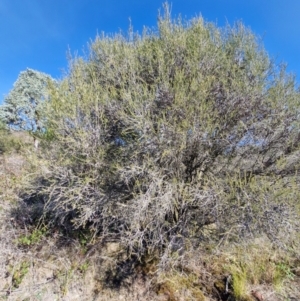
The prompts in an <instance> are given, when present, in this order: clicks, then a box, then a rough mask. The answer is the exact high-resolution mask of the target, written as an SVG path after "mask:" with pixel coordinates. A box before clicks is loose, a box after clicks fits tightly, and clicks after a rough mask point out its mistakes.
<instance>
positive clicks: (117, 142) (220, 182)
mask: <svg viewBox="0 0 300 301" xmlns="http://www.w3.org/2000/svg"><path fill="white" fill-rule="evenodd" d="M49 93H50V98H51V102H49V103H48V107H47V134H49V135H50V136H51V142H49V143H48V144H47V147H46V148H45V149H43V151H41V152H40V154H39V155H40V156H42V158H44V159H45V162H47V169H46V170H47V172H44V174H41V172H40V171H39V172H38V173H37V175H36V176H35V177H34V178H33V179H32V189H33V190H32V191H33V192H32V193H28V195H27V199H30V200H31V201H33V200H35V201H36V202H38V201H40V202H43V213H44V217H45V221H47V222H49V223H50V224H51V223H54V224H56V225H61V226H63V227H64V228H66V229H67V230H68V231H73V230H75V229H78V228H88V229H89V230H92V231H95V234H96V235H100V236H103V237H105V238H108V239H118V240H120V241H121V242H122V243H123V244H124V245H125V246H128V247H129V249H130V250H131V251H132V252H137V253H138V254H143V253H144V252H145V251H148V252H149V251H150V250H154V249H156V250H157V249H160V250H161V251H165V252H167V253H168V252H170V251H171V252H173V251H178V252H179V253H180V250H181V249H184V248H186V247H188V246H191V245H195V244H196V245H197V244H199V243H201V242H202V241H203V240H211V241H217V242H222V241H226V240H238V239H242V238H246V239H247V238H248V237H255V236H256V235H258V234H259V235H260V234H261V233H265V234H266V235H268V236H269V238H270V239H272V240H274V241H276V242H278V243H281V244H282V245H284V244H285V243H287V242H288V240H289V239H290V238H291V235H293V231H296V227H297V217H298V214H299V213H298V211H297V210H298V209H297V208H298V207H299V202H298V197H299V193H298V191H299V189H298V186H299V180H298V178H297V170H298V167H299V156H298V155H297V154H298V152H299V138H300V136H299V124H298V110H299V107H298V105H299V100H300V97H299V91H298V90H297V88H296V87H295V83H294V79H293V77H291V76H289V75H287V74H286V73H285V71H284V68H281V67H279V68H278V69H277V67H276V66H275V65H273V64H272V62H271V61H270V59H269V57H268V55H267V54H266V52H265V51H264V49H263V47H262V46H261V45H260V43H259V42H258V41H257V39H256V37H255V36H254V35H253V34H252V33H251V32H250V31H249V30H248V29H247V28H245V27H244V26H243V25H241V24H238V25H236V26H234V27H232V28H231V27H226V28H223V29H219V28H216V27H215V26H214V25H213V24H206V23H205V22H204V21H203V19H201V18H197V19H193V20H191V21H189V22H183V21H182V20H180V19H179V20H176V21H172V20H171V19H170V15H169V13H168V11H166V15H165V16H163V17H161V16H160V17H159V20H158V29H157V31H151V30H145V31H144V33H143V35H142V36H138V35H136V36H134V35H133V37H132V35H131V39H130V40H128V39H127V38H126V37H123V36H120V35H117V36H115V37H113V38H111V37H105V36H103V37H97V38H96V40H95V41H94V42H93V43H92V44H91V45H90V52H89V56H88V57H87V58H86V59H85V60H84V59H81V58H78V59H74V61H72V62H71V67H70V71H69V75H68V76H67V77H66V78H65V79H64V80H63V81H62V82H61V83H60V84H59V86H55V85H52V86H51V85H50V92H49ZM44 170H45V169H44ZM297 206H298V207H297ZM167 253H165V254H167ZM164 258H166V257H162V262H163V259H164Z"/></svg>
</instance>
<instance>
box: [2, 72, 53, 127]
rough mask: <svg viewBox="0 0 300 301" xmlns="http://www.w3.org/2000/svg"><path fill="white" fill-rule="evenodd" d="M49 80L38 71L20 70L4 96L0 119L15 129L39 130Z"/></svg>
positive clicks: (48, 77) (41, 124)
mask: <svg viewBox="0 0 300 301" xmlns="http://www.w3.org/2000/svg"><path fill="white" fill-rule="evenodd" d="M49 81H53V79H52V78H51V77H50V76H49V75H47V74H45V73H42V72H40V71H36V70H32V69H27V70H25V71H22V72H21V73H20V74H19V77H18V79H17V81H16V82H15V84H14V87H13V89H12V90H11V91H10V92H9V94H8V95H7V96H6V97H5V99H4V104H3V105H2V106H0V118H1V120H2V121H4V122H5V123H6V124H7V125H8V126H9V127H10V128H13V129H15V130H28V131H32V132H35V131H40V130H41V129H42V127H43V106H44V102H45V100H47V99H48V90H47V83H48V82H49Z"/></svg>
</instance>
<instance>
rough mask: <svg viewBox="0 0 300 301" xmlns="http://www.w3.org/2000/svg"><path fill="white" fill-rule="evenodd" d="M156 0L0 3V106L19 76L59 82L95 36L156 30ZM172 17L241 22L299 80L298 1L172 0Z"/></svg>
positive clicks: (159, 4) (22, 0)
mask: <svg viewBox="0 0 300 301" xmlns="http://www.w3.org/2000/svg"><path fill="white" fill-rule="evenodd" d="M163 2H164V1H158V0H127V1H124V0H0V41H1V46H0V103H1V102H2V100H3V98H4V96H5V95H6V94H8V93H9V91H10V89H12V87H13V83H14V82H15V81H16V79H17V77H18V74H19V72H20V71H23V70H25V69H26V68H32V69H36V70H39V71H42V72H45V73H48V74H50V75H51V76H52V77H54V78H61V76H62V70H64V69H66V68H67V58H66V57H67V55H66V54H67V51H68V49H70V50H71V53H76V52H78V53H79V54H80V53H82V50H83V49H84V48H86V46H87V43H88V42H89V41H91V40H93V39H94V38H95V36H96V34H97V32H99V33H101V32H103V31H104V32H105V33H112V34H113V33H116V32H119V31H120V30H122V31H124V32H125V31H127V29H128V26H129V19H131V23H132V25H133V27H134V30H136V31H139V32H141V30H142V28H143V26H147V27H155V26H156V21H157V14H158V10H159V9H161V7H162V3H163ZM169 3H170V4H171V5H172V16H173V17H176V16H178V15H179V14H181V15H182V16H183V17H186V18H187V19H190V18H192V17H195V16H199V15H202V16H203V18H204V19H205V20H206V21H213V22H216V23H217V24H218V26H224V25H225V24H226V22H229V24H233V23H234V21H238V20H241V21H243V23H244V24H245V25H247V26H248V27H250V28H251V29H252V31H254V32H255V33H256V34H257V35H259V36H260V37H262V38H263V42H264V45H265V48H266V50H267V51H268V52H269V54H270V55H271V56H272V57H276V58H278V61H284V62H286V63H288V70H289V71H291V72H294V73H295V74H296V75H297V79H298V82H299V79H300V17H299V16H300V1H299V0H247V1H246V0H170V1H169Z"/></svg>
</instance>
